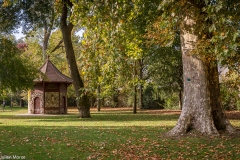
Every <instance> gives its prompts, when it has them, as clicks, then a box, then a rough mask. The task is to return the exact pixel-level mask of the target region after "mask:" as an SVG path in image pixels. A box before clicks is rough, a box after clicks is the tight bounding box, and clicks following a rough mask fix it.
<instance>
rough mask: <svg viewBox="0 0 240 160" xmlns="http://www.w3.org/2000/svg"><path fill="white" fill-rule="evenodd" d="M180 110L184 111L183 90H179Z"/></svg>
mask: <svg viewBox="0 0 240 160" xmlns="http://www.w3.org/2000/svg"><path fill="white" fill-rule="evenodd" d="M178 98H179V109H180V110H182V90H179V95H178Z"/></svg>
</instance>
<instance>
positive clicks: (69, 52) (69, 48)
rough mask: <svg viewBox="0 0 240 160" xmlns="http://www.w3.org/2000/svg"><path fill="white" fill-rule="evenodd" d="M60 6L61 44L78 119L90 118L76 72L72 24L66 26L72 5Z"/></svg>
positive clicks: (84, 95) (86, 101) (85, 95)
mask: <svg viewBox="0 0 240 160" xmlns="http://www.w3.org/2000/svg"><path fill="white" fill-rule="evenodd" d="M62 4H63V8H62V16H61V30H62V35H63V42H64V45H65V50H66V57H67V61H68V65H69V68H70V71H71V77H72V79H73V86H74V91H75V94H76V97H77V107H78V110H79V117H80V118H90V102H89V98H88V96H87V94H86V93H85V91H84V84H83V81H82V79H81V77H80V74H79V71H78V67H77V63H76V58H75V54H74V49H73V45H72V39H71V35H72V33H71V32H72V29H73V24H72V23H71V22H69V23H68V24H67V21H68V19H67V16H68V9H67V5H69V6H70V7H72V4H71V2H70V1H68V0H63V1H62Z"/></svg>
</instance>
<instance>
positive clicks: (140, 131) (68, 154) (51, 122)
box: [0, 108, 240, 160]
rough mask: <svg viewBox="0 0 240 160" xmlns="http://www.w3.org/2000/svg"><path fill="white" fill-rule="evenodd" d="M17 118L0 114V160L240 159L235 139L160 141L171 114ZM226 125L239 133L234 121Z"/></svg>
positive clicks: (239, 143) (172, 122)
mask: <svg viewBox="0 0 240 160" xmlns="http://www.w3.org/2000/svg"><path fill="white" fill-rule="evenodd" d="M23 113H27V109H26V108H23V109H22V108H14V109H13V110H12V111H11V110H5V111H4V112H2V111H0V152H1V153H0V156H1V154H2V158H6V156H12V158H13V156H14V155H16V156H23V157H18V158H25V159H34V160H41V159H43V160H47V159H53V160H58V159H59V160H68V159H162V158H164V159H177V158H178V159H227V160H228V159H234V160H235V159H240V137H226V136H221V137H211V138H204V137H201V138H200V137H197V136H191V137H183V138H181V139H172V138H163V137H161V136H160V135H161V134H162V133H165V132H167V131H168V130H170V129H171V128H172V127H173V126H174V125H175V123H176V121H177V119H178V116H179V115H178V114H175V113H176V112H173V113H172V112H165V111H161V112H158V113H154V112H147V111H142V112H139V113H138V114H136V115H133V114H132V112H131V111H129V110H111V111H109V110H106V111H101V112H100V113H98V112H96V111H95V110H94V111H92V113H91V116H92V118H91V119H79V118H76V117H77V112H76V110H70V114H69V115H61V116H16V114H23ZM168 113H171V114H168ZM231 123H232V124H233V125H234V126H235V127H238V128H239V127H240V120H239V119H234V120H231ZM0 159H1V157H0Z"/></svg>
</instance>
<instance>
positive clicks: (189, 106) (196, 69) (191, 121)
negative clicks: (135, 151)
mask: <svg viewBox="0 0 240 160" xmlns="http://www.w3.org/2000/svg"><path fill="white" fill-rule="evenodd" d="M185 7H186V9H184V11H186V12H182V15H181V18H182V19H181V25H180V31H181V50H182V62H183V82H184V96H183V108H182V112H181V115H180V117H179V119H178V122H177V124H176V126H175V127H174V128H173V129H172V130H170V131H169V132H168V133H167V135H168V136H179V135H182V134H185V133H187V132H189V131H190V130H195V131H197V132H199V133H201V134H204V135H218V134H219V132H218V131H219V130H224V131H227V132H230V133H233V132H234V131H235V130H234V128H233V127H232V126H231V124H230V123H229V121H228V120H227V119H226V116H225V115H224V113H223V109H222V107H221V101H220V95H219V92H220V90H219V83H218V81H219V78H218V75H217V64H216V62H215V61H211V62H206V60H205V59H203V58H202V57H200V56H198V55H192V54H191V51H193V50H195V49H196V44H197V42H198V40H199V35H198V25H202V23H204V22H199V21H197V18H198V16H199V15H198V13H200V12H199V10H198V8H197V7H196V6H194V5H193V4H192V3H190V2H189V3H188V2H187V3H186V6H185Z"/></svg>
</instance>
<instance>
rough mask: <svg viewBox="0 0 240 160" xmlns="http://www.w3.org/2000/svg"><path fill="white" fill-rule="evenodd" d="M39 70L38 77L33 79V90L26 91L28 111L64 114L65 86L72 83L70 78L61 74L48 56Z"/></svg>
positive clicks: (32, 112) (30, 112) (65, 107)
mask: <svg viewBox="0 0 240 160" xmlns="http://www.w3.org/2000/svg"><path fill="white" fill-rule="evenodd" d="M40 71H41V75H40V77H39V78H38V79H35V80H34V86H33V90H30V91H29V93H28V113H29V114H66V113H67V87H68V86H69V85H70V84H72V79H71V78H69V77H68V76H66V75H64V74H62V73H61V72H60V71H59V70H58V69H57V68H56V67H55V66H54V65H53V63H52V62H51V61H50V60H49V58H48V59H47V61H46V62H45V63H44V64H43V65H42V67H41V68H40Z"/></svg>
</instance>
